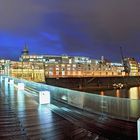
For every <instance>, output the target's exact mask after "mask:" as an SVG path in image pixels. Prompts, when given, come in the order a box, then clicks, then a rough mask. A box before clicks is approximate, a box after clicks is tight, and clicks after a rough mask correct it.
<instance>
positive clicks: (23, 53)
mask: <svg viewBox="0 0 140 140" xmlns="http://www.w3.org/2000/svg"><path fill="white" fill-rule="evenodd" d="M28 54H29V51H28V46H27V45H26V44H25V47H24V49H23V51H22V55H28Z"/></svg>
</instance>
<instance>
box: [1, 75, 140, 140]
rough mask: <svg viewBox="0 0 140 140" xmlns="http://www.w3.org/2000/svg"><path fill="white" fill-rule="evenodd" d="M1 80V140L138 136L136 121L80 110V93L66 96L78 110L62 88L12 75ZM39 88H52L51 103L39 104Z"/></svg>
mask: <svg viewBox="0 0 140 140" xmlns="http://www.w3.org/2000/svg"><path fill="white" fill-rule="evenodd" d="M0 79H1V80H0V140H40V139H41V140H109V139H111V140H121V139H122V140H124V139H127V140H129V139H130V140H132V139H133V140H135V139H137V128H136V122H128V121H121V120H117V119H111V118H108V117H107V115H105V114H104V113H103V112H102V113H101V114H98V115H97V114H94V113H93V112H89V111H86V110H83V109H81V108H80V107H82V106H81V104H82V103H81V102H80V103H78V102H77V101H78V100H75V99H77V97H78V98H79V100H80V101H81V99H82V98H81V96H79V94H78V96H77V97H76V96H75V95H77V93H76V92H75V93H74V91H72V92H73V93H74V94H75V95H74V96H75V97H74V98H73V96H70V95H69V96H70V97H71V98H70V99H71V100H70V99H69V104H72V103H73V105H77V106H78V108H79V109H78V108H77V107H74V106H73V107H72V106H71V105H69V104H68V103H67V102H66V100H67V96H66V94H68V91H65V90H64V89H62V90H64V91H62V90H60V89H59V88H56V87H52V86H51V87H49V86H47V87H46V86H45V85H43V84H37V83H33V82H29V81H25V80H19V79H14V78H12V77H8V78H7V77H2V78H0ZM11 80H14V82H13V81H12V82H11ZM21 82H22V83H24V84H25V87H24V89H22V88H21V87H20V88H21V89H20V88H18V83H21ZM39 90H40V91H45V90H50V91H51V94H50V95H51V102H50V104H45V105H41V104H39V102H38V100H37V99H38V96H37V93H38V91H39ZM78 93H79V92H78ZM71 94H72V93H71ZM52 95H53V96H52ZM60 95H61V99H63V101H64V102H62V101H61V100H60ZM90 98H91V97H90ZM56 99H58V100H56ZM70 101H73V102H70ZM74 101H75V102H74ZM102 102H103V100H102ZM102 102H101V103H102ZM76 103H77V104H76ZM102 111H104V110H102Z"/></svg>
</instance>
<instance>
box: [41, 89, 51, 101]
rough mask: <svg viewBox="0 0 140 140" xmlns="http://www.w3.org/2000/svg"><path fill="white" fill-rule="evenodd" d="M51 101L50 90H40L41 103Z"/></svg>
mask: <svg viewBox="0 0 140 140" xmlns="http://www.w3.org/2000/svg"><path fill="white" fill-rule="evenodd" d="M49 103H50V91H39V104H49Z"/></svg>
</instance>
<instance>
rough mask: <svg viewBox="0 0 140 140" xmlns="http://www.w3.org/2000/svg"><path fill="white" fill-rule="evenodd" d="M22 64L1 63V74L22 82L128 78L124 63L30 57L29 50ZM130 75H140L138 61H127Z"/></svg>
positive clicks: (4, 61)
mask: <svg viewBox="0 0 140 140" xmlns="http://www.w3.org/2000/svg"><path fill="white" fill-rule="evenodd" d="M19 60H20V61H10V60H4V59H2V60H0V73H1V74H6V75H10V76H14V77H18V78H23V79H27V80H32V81H36V82H44V81H45V78H47V77H50V78H51V77H54V78H55V77H56V78H59V77H100V76H101V77H107V76H125V75H126V74H125V72H124V69H125V67H124V66H123V65H122V64H121V63H111V62H109V61H108V60H106V59H104V57H101V60H95V59H90V58H89V57H81V56H67V55H62V56H55V55H30V54H29V51H28V48H27V46H26V47H25V48H24V49H23V51H22V53H21V56H20V58H19ZM124 64H125V65H126V66H127V68H128V69H127V70H129V75H132V76H134V75H138V64H137V62H136V61H135V60H134V59H132V58H131V59H130V58H129V59H128V58H127V59H126V58H125V59H124Z"/></svg>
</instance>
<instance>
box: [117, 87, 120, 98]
mask: <svg viewBox="0 0 140 140" xmlns="http://www.w3.org/2000/svg"><path fill="white" fill-rule="evenodd" d="M116 96H117V97H120V90H119V89H117V90H116Z"/></svg>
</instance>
